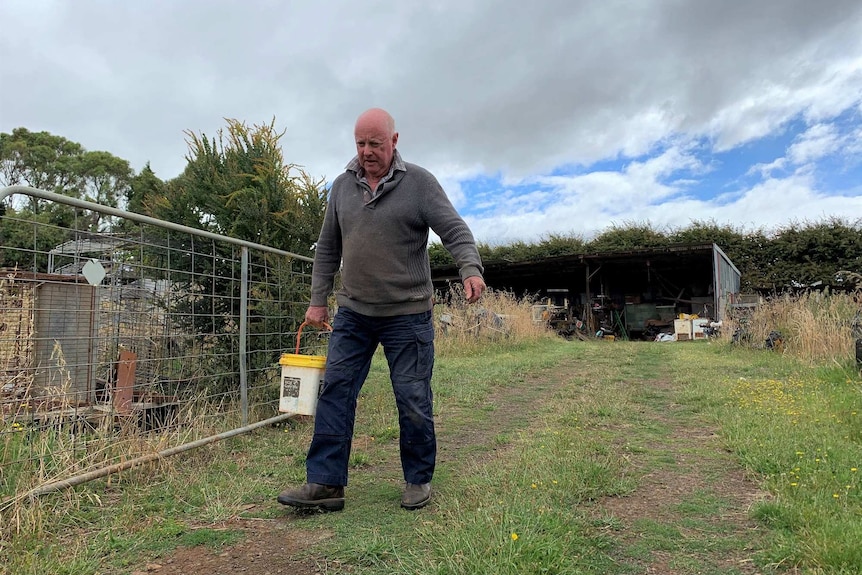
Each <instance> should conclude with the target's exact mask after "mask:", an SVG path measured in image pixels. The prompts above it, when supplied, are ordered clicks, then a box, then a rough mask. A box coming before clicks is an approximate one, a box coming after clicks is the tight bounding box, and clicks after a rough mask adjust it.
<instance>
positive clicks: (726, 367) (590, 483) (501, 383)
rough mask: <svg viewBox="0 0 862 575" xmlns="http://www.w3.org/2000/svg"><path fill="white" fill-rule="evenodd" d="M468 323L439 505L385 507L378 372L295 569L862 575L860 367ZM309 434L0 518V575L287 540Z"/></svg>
mask: <svg viewBox="0 0 862 575" xmlns="http://www.w3.org/2000/svg"><path fill="white" fill-rule="evenodd" d="M486 307H487V306H486ZM515 307H516V308H517V305H516V306H515ZM459 313H463V315H458V314H457V313H453V314H452V315H453V322H452V324H451V325H452V328H450V332H449V333H448V334H446V336H443V335H442V334H441V336H440V338H439V339H438V342H439V345H438V361H437V365H436V366H435V378H434V386H435V402H436V416H437V422H438V432H439V442H440V459H439V464H438V471H437V474H436V476H435V482H434V484H435V498H434V500H433V502H432V505H430V506H429V507H428V508H426V509H424V510H422V511H420V512H415V513H407V512H402V511H400V510H399V509H398V507H397V502H398V498H399V495H400V488H401V477H400V469H399V466H398V458H397V446H398V435H397V418H396V415H395V410H394V405H393V401H392V398H391V389H390V387H389V382H388V374H387V370H386V367H385V363H384V362H383V361H382V358H381V357H377V358H376V359H375V362H374V365H373V366H372V370H371V375H370V377H369V380H368V383H367V384H366V387H365V388H364V389H363V393H362V395H361V397H360V404H359V410H358V414H359V415H358V420H357V426H356V437H355V442H354V449H353V453H352V456H351V470H350V473H351V483H350V485H349V487H348V491H347V493H348V499H349V500H348V505H347V507H346V508H345V510H344V511H343V512H341V513H336V514H326V515H311V516H307V517H303V518H302V519H301V520H298V521H296V522H291V523H288V524H287V528H288V529H291V530H293V531H297V532H300V533H301V532H309V533H312V532H331V533H332V537H330V538H328V539H326V540H324V541H321V542H319V543H317V544H315V545H314V546H312V547H311V548H309V549H306V550H304V551H302V552H301V553H303V554H305V556H307V557H308V558H310V559H311V560H315V561H317V562H318V564H319V565H320V566H321V567H320V569H321V572H324V573H359V572H361V573H367V574H370V575H375V574H384V573H387V574H389V573H434V574H441V575H442V574H461V573H463V574H468V573H471V574H472V573H500V574H516V573H517V574H522V573H561V574H562V573H605V574H609V575H614V574H636V573H645V572H649V570H652V571H653V572H665V573H671V572H672V573H692V574H693V573H704V574H715V575H718V574H723V575H727V574H734V573H736V574H739V575H741V574H743V573H753V572H759V573H763V574H766V573H810V574H827V573H837V574H850V573H858V572H859V569H858V566H859V565H862V555H860V554H862V549H860V547H859V545H858V541H862V494H860V489H862V482H860V479H859V474H860V473H862V472H860V469H862V415H860V414H862V382H860V379H859V376H858V372H856V371H855V369H854V367H853V366H852V364H849V365H848V362H846V361H845V360H844V359H842V358H840V357H839V358H838V359H837V360H835V361H821V362H819V363H818V362H813V363H812V361H811V360H810V358H807V357H801V358H797V357H794V356H792V355H791V354H790V353H789V352H788V351H787V350H785V353H784V354H781V353H770V352H767V351H764V350H752V349H747V348H741V347H738V346H732V345H730V344H729V343H724V342H681V343H652V342H650V343H648V342H602V341H590V342H580V341H578V342H566V341H562V340H559V339H556V338H549V337H545V336H543V335H541V334H536V333H535V332H532V331H530V330H531V329H532V327H531V326H526V325H525V326H523V329H524V331H517V332H516V331H515V330H514V328H513V327H510V328H509V331H508V332H498V331H497V330H495V329H488V330H485V333H486V336H485V337H481V338H477V337H475V336H473V335H471V334H472V333H474V332H475V330H474V329H473V328H474V326H476V325H479V326H480V328H481V323H480V322H479V321H475V320H476V317H475V315H471V313H472V312H471V308H464V309H463V310H461V311H459ZM496 313H500V312H496ZM516 313H518V311H517V309H514V310H510V311H509V312H507V313H506V314H505V315H507V316H513V315H515V314H516ZM501 315H502V314H501ZM474 322H475V323H474ZM518 329H522V328H518ZM842 362H843V363H842ZM824 364H825V365H826V367H823V365H824ZM311 425H312V424H311V421H310V420H308V419H298V420H294V421H291V422H290V423H289V424H286V425H284V426H280V427H272V428H267V429H261V430H257V431H256V432H254V433H250V434H246V435H243V436H237V437H233V438H231V439H228V440H225V441H222V442H219V443H215V444H211V445H208V446H205V447H202V448H199V449H197V450H194V451H191V452H187V453H185V454H183V455H179V456H175V457H173V458H170V459H168V460H165V461H162V462H157V463H154V464H152V465H148V466H145V467H142V468H136V469H133V470H129V471H126V472H124V473H123V474H121V475H120V476H113V477H111V478H110V479H100V480H96V481H93V482H91V483H88V484H85V485H82V486H79V487H77V488H75V489H73V490H68V491H65V492H61V493H56V494H50V495H47V496H43V497H41V498H39V499H37V500H35V501H33V502H29V503H26V504H22V505H21V506H20V507H18V509H17V512H16V513H14V514H10V513H9V510H8V509H7V510H4V511H2V513H3V515H2V517H0V519H2V521H0V526H2V529H3V534H2V537H0V571H2V572H8V573H22V574H28V573H78V574H82V575H88V574H95V573H101V574H121V573H130V572H132V571H134V570H135V569H140V568H141V566H142V565H144V564H145V563H147V562H149V561H157V560H159V559H160V558H164V557H166V556H169V555H170V554H172V553H173V552H174V550H175V549H177V548H179V547H188V546H204V547H207V548H212V549H216V550H220V549H222V548H224V547H225V546H229V545H233V544H235V543H237V542H240V541H244V540H245V539H244V538H246V537H251V536H253V535H247V534H245V533H243V532H241V531H239V530H232V529H224V528H221V527H219V526H221V525H223V524H224V523H225V522H227V521H228V520H231V519H236V518H240V519H246V520H254V521H255V522H263V525H264V526H266V525H267V523H266V522H268V521H281V520H282V518H283V517H284V516H285V514H286V512H285V510H284V509H282V508H280V506H278V505H277V504H276V503H275V502H274V496H275V494H276V493H277V492H278V491H279V490H280V489H282V488H283V487H284V486H286V485H291V484H297V483H300V482H302V481H304V476H305V470H304V457H305V449H306V448H307V445H308V441H309V439H310V435H311ZM728 486H731V487H734V486H735V487H736V488H737V489H733V488H729V487H728ZM287 513H288V514H289V513H290V512H287ZM266 528H267V527H264V529H266ZM241 548H242V546H240V547H239V549H241Z"/></svg>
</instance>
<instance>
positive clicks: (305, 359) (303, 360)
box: [278, 353, 326, 369]
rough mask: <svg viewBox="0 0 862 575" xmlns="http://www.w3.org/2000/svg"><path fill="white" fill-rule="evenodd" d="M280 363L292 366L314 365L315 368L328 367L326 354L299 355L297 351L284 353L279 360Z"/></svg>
mask: <svg viewBox="0 0 862 575" xmlns="http://www.w3.org/2000/svg"><path fill="white" fill-rule="evenodd" d="M278 363H279V364H280V365H289V366H292V367H312V368H315V369H323V368H324V367H326V356H325V355H297V354H295V353H283V354H281V358H280V359H279V360H278Z"/></svg>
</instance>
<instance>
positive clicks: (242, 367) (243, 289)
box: [239, 246, 248, 426]
mask: <svg viewBox="0 0 862 575" xmlns="http://www.w3.org/2000/svg"><path fill="white" fill-rule="evenodd" d="M241 249H242V263H241V264H240V267H241V270H242V271H241V272H240V287H239V394H240V409H241V411H242V424H243V426H246V425H248V374H247V371H246V368H247V366H246V364H245V362H246V335H247V330H248V248H247V247H246V246H242V248H241Z"/></svg>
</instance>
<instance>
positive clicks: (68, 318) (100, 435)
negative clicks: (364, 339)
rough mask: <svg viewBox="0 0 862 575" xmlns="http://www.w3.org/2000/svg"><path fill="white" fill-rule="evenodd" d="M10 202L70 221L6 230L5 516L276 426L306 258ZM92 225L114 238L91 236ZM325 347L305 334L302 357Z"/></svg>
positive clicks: (28, 222)
mask: <svg viewBox="0 0 862 575" xmlns="http://www.w3.org/2000/svg"><path fill="white" fill-rule="evenodd" d="M13 192H15V193H26V194H38V196H39V197H40V198H41V200H42V201H45V202H47V203H48V206H47V209H50V208H51V204H52V202H62V203H65V204H68V205H70V206H72V207H74V208H76V209H75V214H76V216H75V218H74V219H73V220H71V221H69V223H68V226H54V225H49V224H46V223H44V222H43V221H41V220H40V219H39V218H34V217H28V218H24V217H19V215H18V214H17V213H13V214H6V215H4V216H3V217H2V220H0V226H2V227H0V231H2V234H3V235H2V237H0V416H2V424H0V450H2V460H0V500H6V499H8V498H10V497H14V496H15V494H16V493H20V492H21V491H22V490H23V491H26V490H31V489H33V488H34V486H38V485H40V484H44V483H46V482H53V481H57V480H59V479H63V478H64V477H68V476H73V475H75V474H80V473H86V472H90V471H92V470H93V469H97V468H99V467H100V466H107V465H111V464H113V463H116V462H117V461H121V460H123V459H128V458H129V457H130V456H136V455H139V454H146V453H151V452H154V451H158V450H161V449H164V448H166V447H173V446H175V445H178V444H182V443H183V442H186V443H190V442H194V441H196V440H199V439H200V438H202V437H206V436H211V435H213V434H219V433H223V432H225V431H228V430H231V429H236V428H238V427H241V426H245V425H249V423H254V422H260V421H263V420H266V419H268V418H272V417H274V416H276V415H278V404H279V386H280V366H279V363H278V361H279V357H280V355H281V354H282V353H284V352H290V351H293V350H294V348H295V347H296V345H297V340H296V337H297V329H298V327H299V326H300V324H301V322H302V320H303V317H304V314H305V310H306V308H307V305H308V299H309V292H310V282H311V260H310V259H309V258H307V257H303V256H299V255H296V254H291V253H288V252H283V251H281V250H278V249H275V248H271V247H267V246H261V245H257V244H253V243H249V242H243V241H239V240H235V239H232V238H228V237H224V236H220V235H218V234H214V233H210V232H202V231H198V230H193V229H191V228H185V227H183V226H178V225H176V224H171V223H168V222H161V221H159V220H154V219H152V218H146V217H143V216H138V215H135V214H130V213H126V212H122V211H120V210H116V209H113V208H107V207H101V206H96V205H94V204H89V203H87V202H82V201H80V200H74V199H72V198H65V197H63V196H56V195H54V194H50V193H47V192H41V191H37V190H32V189H23V188H15V189H12V188H7V189H6V190H3V193H4V194H5V195H3V196H0V201H2V200H3V199H4V198H5V197H6V196H9V195H11V194H12V193H13ZM85 209H86V211H85ZM94 211H98V212H100V213H101V214H102V217H104V218H112V219H113V222H112V225H111V229H113V230H121V231H119V232H114V233H97V232H92V231H87V227H88V226H87V225H86V224H87V221H89V216H88V214H89V213H91V212H94ZM78 218H81V220H82V221H79V220H78ZM324 338H325V334H322V333H319V332H314V331H311V332H303V334H302V342H301V348H302V350H303V353H320V352H321V350H323V349H325V344H326V342H325V339H324Z"/></svg>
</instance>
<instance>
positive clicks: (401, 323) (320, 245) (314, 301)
mask: <svg viewBox="0 0 862 575" xmlns="http://www.w3.org/2000/svg"><path fill="white" fill-rule="evenodd" d="M354 136H355V140H356V157H354V158H353V160H351V161H350V163H349V164H348V165H347V168H346V171H345V173H343V174H341V175H340V176H338V177H337V178H336V179H335V182H333V184H332V189H331V190H330V197H329V204H328V206H327V209H326V215H325V216H324V220H323V227H322V228H321V231H320V238H319V240H318V242H317V248H316V251H315V255H314V267H313V269H312V274H311V278H312V279H311V304H310V306H309V308H308V311H306V313H305V319H306V321H307V322H308V323H310V324H311V325H314V326H321V325H323V323H324V322H326V321H327V320H328V319H329V311H328V307H327V298H328V296H329V294H330V293H331V292H332V290H333V284H334V278H335V274H336V272H337V271H338V270H339V267H341V283H342V286H341V288H340V289H339V290H338V292H337V293H336V299H337V301H338V313H337V314H336V316H335V320H334V322H333V326H332V328H333V331H332V335H331V336H330V340H329V352H328V355H327V359H326V371H325V375H324V382H323V389H322V392H321V395H320V398H319V400H318V404H317V412H316V414H315V420H314V436H313V438H312V440H311V446H310V447H309V449H308V457H307V459H306V476H307V481H308V482H307V483H306V484H305V485H303V486H302V487H300V488H298V489H289V490H286V491H283V492H282V493H281V494H279V496H278V501H279V503H282V504H284V505H291V506H293V507H298V508H317V509H321V510H325V511H338V510H340V509H343V508H344V486H345V485H347V465H348V459H349V457H350V448H351V443H352V439H353V425H354V420H355V413H356V399H357V396H358V395H359V390H360V389H361V387H362V385H363V383H364V382H365V378H366V377H367V376H368V370H369V368H370V366H371V359H372V357H373V355H374V352H375V350H376V349H377V345H378V343H379V344H382V346H383V351H384V353H385V355H386V360H387V362H388V363H389V373H390V379H391V380H392V389H393V391H394V393H395V402H396V405H397V407H398V423H399V427H400V452H401V466H402V469H403V472H404V480H405V482H406V487H405V489H404V493H403V495H402V498H401V506H402V507H403V508H405V509H419V508H421V507H424V506H425V505H426V504H427V503H428V501H429V500H430V499H431V478H432V476H433V474H434V465H435V461H436V456H437V441H436V435H435V432H434V418H433V413H432V393H431V372H432V368H433V364H434V325H433V323H432V295H433V288H432V284H431V268H430V264H429V261H428V250H427V244H428V236H429V229H430V230H433V231H434V232H435V233H436V234H437V235H438V236H439V237H440V240H441V242H442V243H443V245H444V246H445V247H446V249H447V250H449V252H450V253H451V254H452V256H453V257H454V259H455V261H456V263H457V264H458V267H459V270H460V275H461V278H462V282H463V284H464V293H465V296H466V298H467V301H468V302H470V303H473V302H476V301H477V300H478V299H479V298H480V297H481V295H482V292H483V291H484V290H485V282H484V280H483V278H482V272H483V268H482V261H481V259H480V257H479V252H478V250H477V249H476V243H475V241H474V239H473V234H472V233H471V232H470V230H469V228H468V227H467V224H465V223H464V220H463V219H461V217H460V216H459V215H458V213H457V212H456V211H455V208H453V207H452V204H451V203H450V202H449V199H448V198H447V197H446V194H445V193H444V192H443V189H442V188H441V187H440V184H439V183H438V182H437V180H436V178H434V176H433V175H431V173H429V172H428V171H426V170H425V169H423V168H421V167H419V166H417V165H414V164H409V163H407V162H404V161H403V160H402V159H401V155H400V154H399V153H398V151H397V150H396V144H397V143H398V132H396V131H395V122H394V120H393V119H392V116H390V115H389V114H388V113H387V112H385V111H384V110H381V109H377V108H375V109H371V110H368V111H366V112H365V113H363V114H362V115H361V116H359V118H358V119H357V121H356V127H355V130H354Z"/></svg>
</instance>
